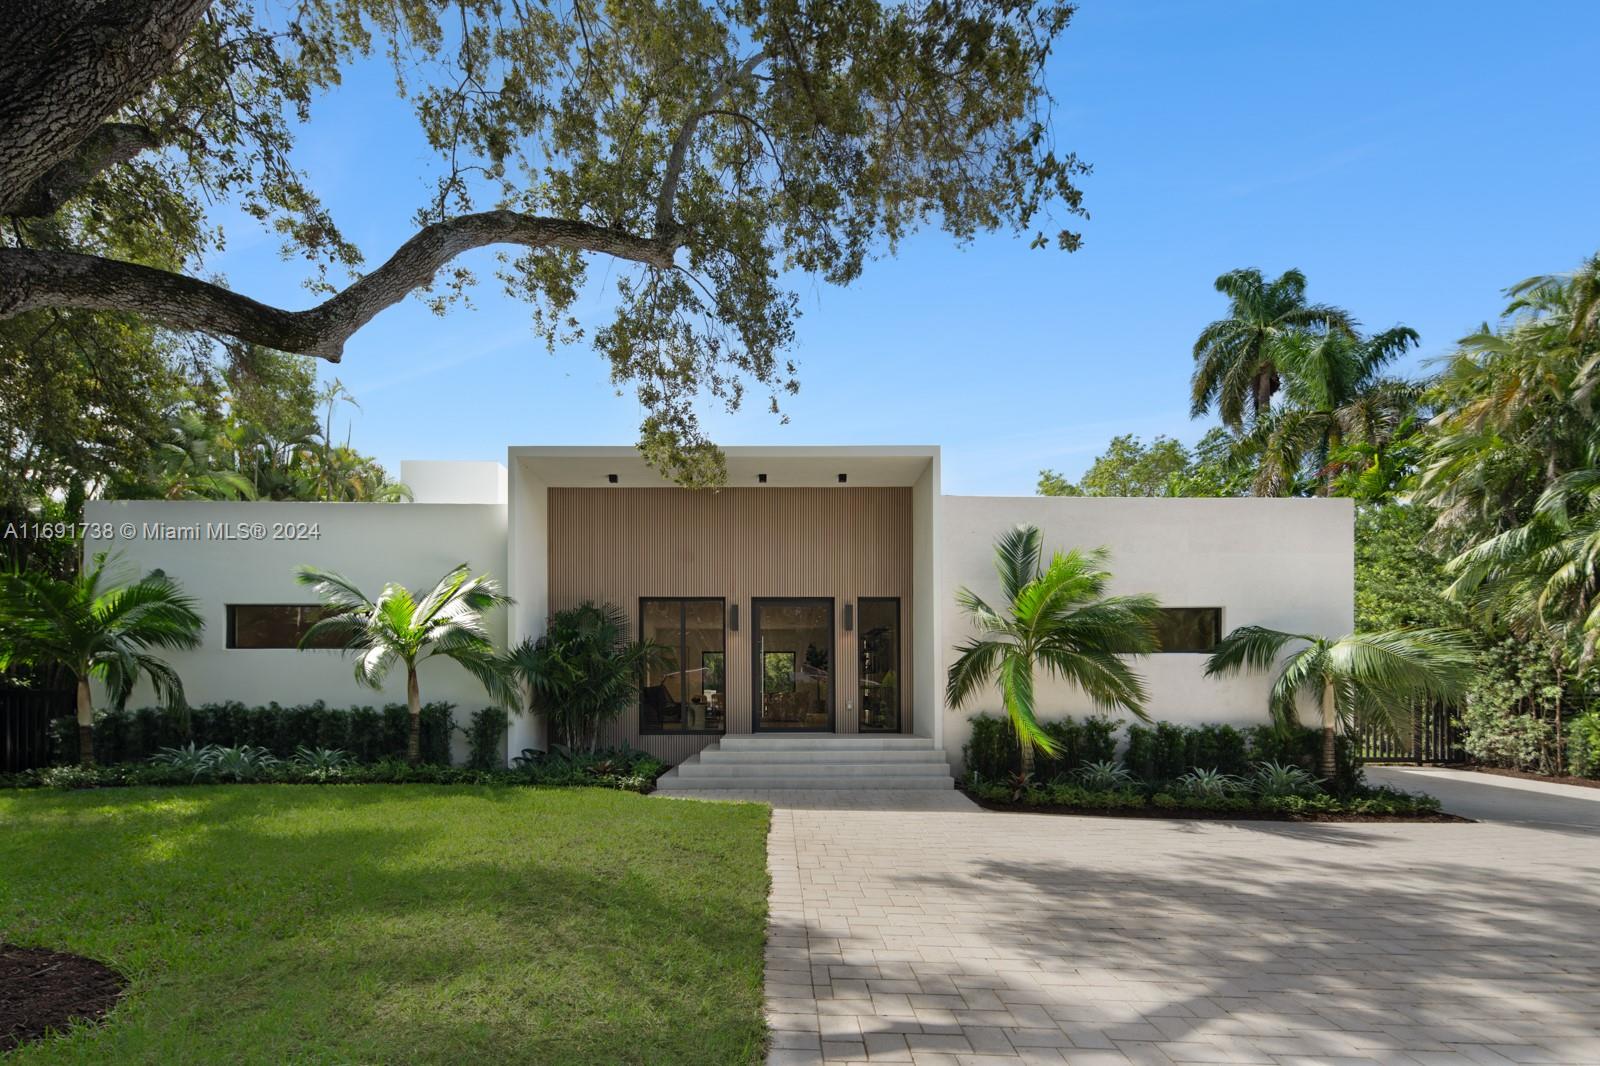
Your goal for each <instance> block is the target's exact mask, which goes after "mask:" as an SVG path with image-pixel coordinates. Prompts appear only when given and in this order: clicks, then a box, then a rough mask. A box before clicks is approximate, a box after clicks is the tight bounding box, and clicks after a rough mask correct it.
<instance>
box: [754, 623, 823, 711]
mask: <svg viewBox="0 0 1600 1066" xmlns="http://www.w3.org/2000/svg"><path fill="white" fill-rule="evenodd" d="M750 613H751V615H752V618H751V625H752V628H753V629H754V638H755V639H754V640H753V641H751V644H752V645H753V647H754V651H755V662H754V664H753V667H754V668H753V669H752V671H751V673H752V676H753V677H754V679H755V708H756V714H755V728H756V729H757V730H760V731H762V732H780V731H784V730H789V731H792V732H812V733H831V732H832V731H833V600H831V599H820V598H808V599H765V600H752V601H751V604H750Z"/></svg>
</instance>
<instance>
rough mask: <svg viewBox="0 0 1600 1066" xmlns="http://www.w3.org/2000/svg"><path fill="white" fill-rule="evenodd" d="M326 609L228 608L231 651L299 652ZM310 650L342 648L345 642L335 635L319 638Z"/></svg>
mask: <svg viewBox="0 0 1600 1066" xmlns="http://www.w3.org/2000/svg"><path fill="white" fill-rule="evenodd" d="M325 610H326V608H323V607H319V606H316V605H314V604H296V603H230V604H228V647H230V648H250V649H261V648H298V647H299V646H300V638H301V637H303V636H305V635H306V630H308V629H310V628H311V627H312V625H314V624H315V623H316V622H317V620H318V619H320V618H321V617H322V616H323V613H324V611H325ZM307 647H310V648H342V647H344V642H343V641H342V640H340V639H338V638H337V637H334V636H332V635H326V636H322V637H318V638H317V639H316V640H315V641H313V642H312V643H310V644H308V645H307Z"/></svg>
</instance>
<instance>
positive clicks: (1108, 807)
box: [961, 785, 1472, 822]
mask: <svg viewBox="0 0 1600 1066" xmlns="http://www.w3.org/2000/svg"><path fill="white" fill-rule="evenodd" d="M961 791H962V792H964V793H965V794H966V795H967V797H968V798H969V799H971V800H972V801H973V802H974V803H976V804H977V805H978V806H980V807H982V808H984V809H985V810H990V811H1011V812H1018V811H1020V812H1023V813H1026V814H1074V815H1090V816H1098V817H1109V818H1193V819H1210V820H1212V821H1239V820H1251V821H1271V822H1470V821H1472V819H1470V818H1462V817H1461V816H1459V815H1455V814H1447V813H1445V812H1444V811H1441V810H1440V809H1439V803H1438V801H1437V800H1435V799H1433V798H1432V797H1428V796H1413V795H1411V794H1409V793H1389V794H1387V795H1383V796H1373V795H1367V796H1363V797H1357V798H1356V799H1354V800H1351V801H1343V802H1341V801H1339V800H1338V798H1337V797H1332V796H1329V797H1326V798H1327V799H1328V800H1330V801H1332V803H1330V804H1327V805H1322V804H1316V803H1310V804H1297V805H1292V806H1290V805H1281V804H1274V805H1268V806H1263V805H1260V804H1245V803H1241V804H1236V805H1230V806H1221V805H1218V806H1210V805H1197V804H1195V803H1194V802H1192V801H1185V800H1183V799H1181V798H1179V797H1174V796H1167V795H1163V794H1158V795H1157V796H1149V797H1147V796H1145V795H1143V794H1142V793H1129V794H1126V795H1121V796H1117V797H1115V798H1112V799H1109V800H1108V799H1106V798H1104V797H1100V798H1094V797H1090V798H1085V799H1083V800H1069V801H1068V802H1057V801H1056V799H1054V798H1052V797H1051V795H1050V792H1049V790H1045V791H1044V792H1043V793H1042V794H1041V795H1039V796H1038V797H1024V798H1022V799H1019V800H1016V801H1012V800H1011V799H1010V798H1009V795H1005V796H1001V795H999V794H998V793H997V792H994V791H989V790H981V791H975V790H974V789H973V788H971V787H970V786H965V785H964V786H963V787H962V789H961ZM1372 791H1373V792H1387V791H1388V790H1376V789H1374V790H1372ZM985 792H987V794H984V793H985ZM1058 798H1059V797H1058Z"/></svg>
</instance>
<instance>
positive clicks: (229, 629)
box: [223, 603, 344, 651]
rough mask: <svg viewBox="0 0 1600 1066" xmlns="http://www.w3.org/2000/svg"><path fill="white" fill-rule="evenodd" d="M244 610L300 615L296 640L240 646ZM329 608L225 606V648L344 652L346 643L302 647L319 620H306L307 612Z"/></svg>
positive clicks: (230, 604) (270, 605) (267, 605)
mask: <svg viewBox="0 0 1600 1066" xmlns="http://www.w3.org/2000/svg"><path fill="white" fill-rule="evenodd" d="M241 609H243V610H257V611H259V610H278V611H290V610H292V611H296V612H299V615H298V616H297V617H296V619H295V621H294V622H293V625H294V631H295V634H296V635H295V639H294V642H293V643H291V644H240V643H239V611H240V610H241ZM326 610H327V607H326V606H325V605H323V604H320V603H229V604H224V605H223V611H224V617H225V622H224V630H225V632H224V639H223V647H224V648H226V649H227V650H228V651H342V650H343V649H344V643H343V642H342V641H341V642H340V643H338V644H332V645H316V644H313V645H311V646H310V647H307V648H301V647H300V639H301V638H302V637H304V636H305V632H306V630H308V629H310V628H311V626H312V625H313V624H314V623H315V622H317V621H318V620H319V619H318V618H317V617H312V618H309V619H308V618H306V617H305V612H307V611H315V612H319V613H320V612H323V611H326Z"/></svg>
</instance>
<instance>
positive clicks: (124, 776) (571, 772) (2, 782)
mask: <svg viewBox="0 0 1600 1066" xmlns="http://www.w3.org/2000/svg"><path fill="white" fill-rule="evenodd" d="M665 769H666V765H665V764H664V763H662V762H661V761H660V760H658V759H656V758H655V757H654V756H651V755H649V754H647V753H645V752H641V751H634V750H631V749H619V750H610V751H601V752H597V753H594V754H588V753H583V754H571V755H562V754H559V753H551V754H537V753H528V754H527V755H526V756H525V757H524V758H521V759H519V760H518V765H517V766H516V768H515V769H510V770H507V769H493V770H489V769H476V768H473V767H471V766H443V765H438V764H433V763H424V764H422V765H420V766H412V765H410V764H409V763H407V762H405V761H404V760H403V759H396V758H384V759H380V760H379V761H377V762H375V763H369V764H357V765H350V766H343V767H339V768H337V769H333V770H326V769H323V770H317V769H312V768H309V767H307V766H305V765H302V764H300V763H298V762H295V761H292V760H281V761H276V762H274V763H272V764H271V765H269V766H266V767H263V768H260V769H257V770H254V771H252V772H251V773H250V775H249V776H248V777H246V778H244V779H242V781H237V782H236V781H232V780H228V781H224V780H223V779H220V778H218V777H216V776H214V775H211V776H196V775H195V774H193V773H191V772H189V771H186V770H182V769H178V768H175V767H172V766H165V765H161V764H158V763H151V762H139V763H123V764H121V765H117V766H93V767H87V768H85V767H80V766H51V767H47V768H45V769H40V770H28V771H25V772H23V773H19V774H0V788H57V789H85V788H119V787H124V786H138V785H160V786H170V785H210V784H222V783H252V784H281V785H313V784H316V785H336V784H347V785H361V784H392V785H405V784H419V785H542V786H566V787H571V786H591V787H597V788H616V789H623V790H625V791H629V792H649V791H651V790H652V789H654V787H655V781H656V778H657V777H659V776H660V775H661V773H662V771H663V770H665Z"/></svg>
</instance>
